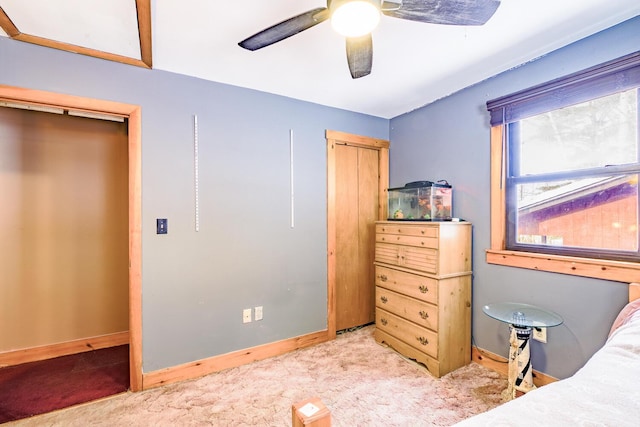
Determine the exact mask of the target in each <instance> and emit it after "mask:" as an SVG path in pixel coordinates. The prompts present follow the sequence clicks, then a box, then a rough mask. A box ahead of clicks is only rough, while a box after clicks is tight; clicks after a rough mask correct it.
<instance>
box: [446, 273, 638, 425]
mask: <svg viewBox="0 0 640 427" xmlns="http://www.w3.org/2000/svg"><path fill="white" fill-rule="evenodd" d="M629 300H630V301H629V303H628V304H627V305H626V306H625V307H624V308H623V309H622V310H621V311H620V314H619V315H618V317H617V319H616V320H615V322H614V323H613V325H612V327H611V331H610V332H609V337H608V339H607V341H606V343H605V344H604V346H603V347H602V348H601V349H600V350H598V351H597V352H596V353H595V354H594V355H593V356H592V357H591V358H590V359H589V360H588V361H587V363H586V364H585V365H584V366H583V367H582V368H580V369H579V370H578V371H577V372H576V373H575V374H574V375H573V376H571V377H569V378H566V379H564V380H561V381H557V382H554V383H552V384H548V385H545V386H543V387H540V388H538V389H536V390H533V391H531V392H529V393H527V394H525V395H524V396H522V397H519V398H517V399H515V400H512V401H509V402H507V403H505V404H503V405H500V406H498V407H497V408H495V409H492V410H490V411H488V412H485V413H482V414H479V415H476V416H474V417H471V418H468V419H466V420H464V421H462V422H460V423H458V424H456V426H459V427H469V426H491V427H499V426H518V427H521V426H536V427H537V426H612V427H622V426H634V427H635V426H639V425H640V384H639V381H640V285H638V284H631V285H630V287H629Z"/></svg>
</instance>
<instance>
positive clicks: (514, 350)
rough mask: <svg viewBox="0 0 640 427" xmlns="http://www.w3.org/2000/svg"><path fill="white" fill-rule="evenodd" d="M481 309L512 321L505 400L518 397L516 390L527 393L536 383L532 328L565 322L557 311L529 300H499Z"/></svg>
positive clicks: (500, 319)
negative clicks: (530, 346)
mask: <svg viewBox="0 0 640 427" xmlns="http://www.w3.org/2000/svg"><path fill="white" fill-rule="evenodd" d="M482 311H484V313H485V314H486V315H487V316H489V317H492V318H494V319H496V320H499V321H501V322H504V323H508V324H509V330H510V333H511V335H510V338H509V343H510V348H509V383H508V386H507V389H506V390H505V391H504V394H503V397H504V398H505V400H511V399H513V398H515V397H516V392H517V391H520V392H522V393H527V392H528V391H531V390H533V389H534V388H536V386H535V385H534V384H533V367H532V366H531V351H530V349H529V339H530V338H531V331H532V330H533V328H550V327H553V326H558V325H560V324H562V322H563V320H562V317H560V316H559V315H558V314H556V313H554V312H552V311H549V310H545V309H544V308H540V307H536V306H534V305H529V304H520V303H516V302H499V303H495V304H488V305H485V306H484V307H482Z"/></svg>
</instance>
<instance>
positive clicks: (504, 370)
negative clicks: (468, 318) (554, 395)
mask: <svg viewBox="0 0 640 427" xmlns="http://www.w3.org/2000/svg"><path fill="white" fill-rule="evenodd" d="M471 361H472V362H476V363H477V364H478V365H482V366H484V367H485V368H489V369H491V370H492V371H496V372H498V373H500V374H502V375H504V376H505V377H506V376H508V375H509V374H508V372H509V363H508V361H507V358H506V357H502V356H500V355H498V354H495V353H492V352H490V351H488V350H484V349H481V348H478V347H476V346H473V347H472V348H471ZM556 381H558V379H557V378H555V377H552V376H550V375H547V374H543V373H542V372H538V371H536V370H535V369H534V370H533V384H535V386H536V387H542V386H543V385H546V384H551V383H553V382H556Z"/></svg>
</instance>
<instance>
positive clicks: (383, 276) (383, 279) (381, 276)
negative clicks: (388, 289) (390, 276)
mask: <svg viewBox="0 0 640 427" xmlns="http://www.w3.org/2000/svg"><path fill="white" fill-rule="evenodd" d="M380 281H381V282H386V281H387V276H386V275H384V274H381V275H380Z"/></svg>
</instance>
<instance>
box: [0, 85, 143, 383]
mask: <svg viewBox="0 0 640 427" xmlns="http://www.w3.org/2000/svg"><path fill="white" fill-rule="evenodd" d="M0 100H2V101H8V102H17V103H24V104H30V105H40V106H47V107H55V108H62V109H73V110H80V111H86V112H93V113H100V114H108V115H115V116H120V117H125V118H128V119H129V128H128V133H129V135H128V138H129V167H128V169H129V170H128V174H129V371H130V388H131V390H132V391H140V390H142V389H143V384H142V262H141V255H142V244H141V200H142V198H141V182H142V181H141V179H142V175H141V145H142V134H141V129H142V123H141V121H142V117H141V108H140V106H138V105H131V104H123V103H120V102H113V101H104V100H98V99H91V98H82V97H78V96H72V95H63V94H58V93H54V92H45V91H39V90H32V89H25V88H19V87H12V86H5V85H0Z"/></svg>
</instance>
